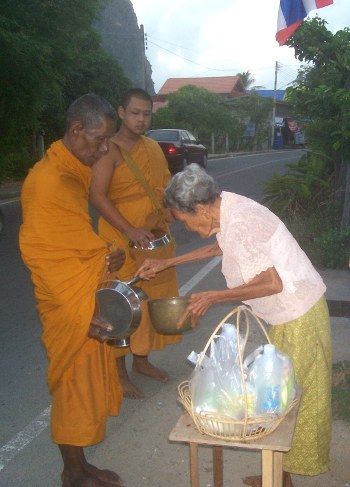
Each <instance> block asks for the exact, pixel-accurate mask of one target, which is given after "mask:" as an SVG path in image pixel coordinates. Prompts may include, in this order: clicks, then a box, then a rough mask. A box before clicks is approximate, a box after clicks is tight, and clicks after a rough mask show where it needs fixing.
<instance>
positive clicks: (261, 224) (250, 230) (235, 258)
mask: <svg viewBox="0 0 350 487" xmlns="http://www.w3.org/2000/svg"><path fill="white" fill-rule="evenodd" d="M221 198H222V199H221V207H220V233H218V234H217V236H216V237H217V241H218V244H219V246H220V248H221V250H222V253H223V256H222V273H223V275H224V276H225V279H226V283H227V286H228V288H234V287H237V286H240V285H242V284H246V283H248V282H249V281H250V280H251V279H253V278H254V277H255V276H257V275H258V274H260V273H261V272H263V271H265V270H266V269H268V268H269V267H274V268H275V269H276V271H277V272H278V274H279V276H280V278H281V280H282V282H283V290H282V292H280V293H278V294H274V295H272V296H266V297H263V298H256V299H250V300H247V301H245V303H246V304H248V305H249V306H251V307H252V310H253V311H254V313H256V314H257V315H258V316H259V317H261V318H262V319H264V320H265V321H267V322H268V323H270V324H272V325H277V324H280V323H286V322H288V321H291V320H294V319H296V318H299V317H300V316H302V315H303V314H305V313H306V312H307V311H308V310H309V309H310V308H311V307H312V306H313V305H314V304H315V303H316V302H317V301H318V300H319V299H320V298H321V296H322V295H323V294H324V293H325V290H326V286H325V285H324V283H323V281H322V278H321V276H320V275H319V274H318V272H317V271H316V270H315V269H314V267H313V266H312V264H311V262H310V260H309V259H308V257H307V255H306V254H305V252H303V250H301V248H300V247H299V245H298V243H297V241H296V240H295V239H294V237H293V236H292V235H291V234H290V232H289V231H288V230H287V228H286V227H285V225H284V224H283V223H282V222H281V220H280V219H279V218H278V217H277V216H276V215H275V214H274V213H272V212H271V211H270V210H269V209H267V208H266V207H265V206H262V205H260V204H259V203H257V202H256V201H253V200H251V199H249V198H246V197H245V196H240V195H238V194H235V193H228V192H223V193H222V194H221Z"/></svg>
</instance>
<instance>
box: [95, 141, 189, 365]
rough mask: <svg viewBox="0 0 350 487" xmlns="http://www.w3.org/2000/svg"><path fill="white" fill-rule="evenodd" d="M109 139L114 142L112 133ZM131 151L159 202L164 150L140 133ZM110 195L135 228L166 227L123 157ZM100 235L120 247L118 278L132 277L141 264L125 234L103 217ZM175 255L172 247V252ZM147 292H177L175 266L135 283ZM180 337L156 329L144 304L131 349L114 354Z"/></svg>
mask: <svg viewBox="0 0 350 487" xmlns="http://www.w3.org/2000/svg"><path fill="white" fill-rule="evenodd" d="M110 143H115V142H114V141H113V137H112V138H111V139H110ZM130 155H131V157H132V159H133V161H134V162H135V164H137V165H138V167H139V168H140V170H141V171H142V173H143V176H144V178H145V180H146V181H147V183H148V184H149V185H150V186H151V188H152V189H153V191H154V192H155V194H156V195H157V197H158V198H159V202H160V203H161V202H162V191H161V190H162V189H164V188H165V187H166V185H167V183H168V181H169V179H170V172H169V170H168V165H167V162H166V159H165V157H164V154H163V152H162V150H161V148H160V146H159V144H158V143H157V142H155V141H154V140H152V139H150V138H148V137H143V136H142V137H140V139H139V141H138V142H137V143H136V144H135V145H134V147H133V148H132V150H131V152H130ZM108 197H109V199H110V200H111V201H112V203H113V204H114V205H115V207H116V208H117V209H118V211H119V212H120V213H121V214H122V215H123V217H124V218H125V219H126V220H127V221H128V222H129V223H130V224H131V225H133V226H134V227H136V228H147V229H148V230H152V229H154V228H158V227H162V228H164V227H165V228H166V230H167V231H168V232H169V227H168V226H167V225H165V224H164V220H163V219H162V218H161V217H160V216H159V215H158V214H157V211H156V208H155V205H154V203H153V202H152V200H151V198H150V197H149V195H148V194H147V193H146V191H145V189H144V188H143V187H142V185H141V184H140V183H139V181H138V180H137V179H136V176H135V175H134V174H133V172H132V171H131V169H129V167H128V166H127V164H126V163H125V161H124V160H122V161H121V162H120V163H118V165H117V166H116V168H115V171H114V174H113V177H112V181H111V183H110V186H109V193H108ZM98 231H99V235H100V236H101V237H102V238H103V239H104V240H105V241H106V242H108V243H113V244H114V245H115V246H116V247H120V248H123V249H124V250H125V254H126V260H125V264H124V265H123V267H122V268H121V269H120V270H119V271H118V273H117V274H118V278H119V279H121V280H128V279H130V278H132V277H133V276H134V274H135V272H136V271H137V269H138V267H139V266H140V264H141V261H140V260H136V259H135V258H133V257H132V250H131V251H130V247H129V242H128V239H127V237H126V236H125V235H124V234H123V233H122V232H120V231H119V230H117V229H116V228H114V227H113V226H112V225H110V224H109V223H108V222H107V221H106V220H105V219H104V218H102V217H101V218H100V219H99V225H98ZM146 254H147V257H152V252H149V251H148V252H146ZM172 255H174V251H173V252H172ZM137 285H138V286H139V287H141V288H142V289H143V290H144V291H145V293H146V294H147V295H148V297H149V299H156V298H162V297H172V296H178V286H177V278H176V270H175V269H167V270H165V271H163V272H161V273H160V274H159V275H158V276H157V277H156V278H154V279H151V280H150V281H143V282H141V283H139V284H137ZM180 340H181V337H180V336H179V335H173V336H171V335H161V334H159V333H157V332H155V330H154V328H153V327H152V323H151V319H150V316H149V313H148V308H147V306H143V309H142V319H141V323H140V325H139V327H138V329H137V330H136V332H135V333H133V334H132V335H131V339H130V349H128V348H126V349H117V350H116V355H117V356H121V355H123V354H125V353H128V352H130V350H131V352H132V353H134V354H135V355H143V356H146V355H148V354H149V353H150V351H151V350H159V349H162V348H164V347H165V346H166V345H169V344H172V343H176V342H178V341H180Z"/></svg>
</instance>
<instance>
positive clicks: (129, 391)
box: [117, 357, 145, 399]
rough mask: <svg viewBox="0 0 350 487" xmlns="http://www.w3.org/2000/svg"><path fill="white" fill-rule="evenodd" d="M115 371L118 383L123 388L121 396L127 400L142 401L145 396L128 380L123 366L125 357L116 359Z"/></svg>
mask: <svg viewBox="0 0 350 487" xmlns="http://www.w3.org/2000/svg"><path fill="white" fill-rule="evenodd" d="M117 371H118V377H119V381H120V383H121V385H122V387H123V396H124V397H128V398H129V399H143V398H144V397H145V396H144V394H143V393H142V391H140V389H138V388H137V387H136V386H135V385H134V384H133V383H132V382H131V380H130V379H129V376H128V372H127V370H126V365H125V357H119V358H117Z"/></svg>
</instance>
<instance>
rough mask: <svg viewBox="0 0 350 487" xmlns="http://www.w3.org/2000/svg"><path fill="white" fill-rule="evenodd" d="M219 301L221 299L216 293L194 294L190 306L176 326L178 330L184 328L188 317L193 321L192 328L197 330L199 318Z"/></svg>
mask: <svg viewBox="0 0 350 487" xmlns="http://www.w3.org/2000/svg"><path fill="white" fill-rule="evenodd" d="M217 301H219V298H218V293H217V292H216V291H205V292H203V293H198V294H192V295H191V297H190V304H189V305H188V306H187V308H186V310H185V312H184V313H183V315H182V316H181V318H180V319H179V321H178V323H177V325H176V326H177V328H182V327H183V325H184V322H185V321H186V319H187V318H188V317H190V319H191V327H192V328H195V327H196V326H197V323H198V320H199V318H200V317H201V316H203V315H204V314H205V313H206V312H207V310H208V308H210V306H212V305H213V304H215V303H216V302H217Z"/></svg>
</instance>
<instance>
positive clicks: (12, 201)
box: [0, 198, 21, 206]
mask: <svg viewBox="0 0 350 487" xmlns="http://www.w3.org/2000/svg"><path fill="white" fill-rule="evenodd" d="M20 199H21V198H11V199H10V200H5V201H0V206H5V205H10V204H11V203H15V202H16V201H19V200H20Z"/></svg>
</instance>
